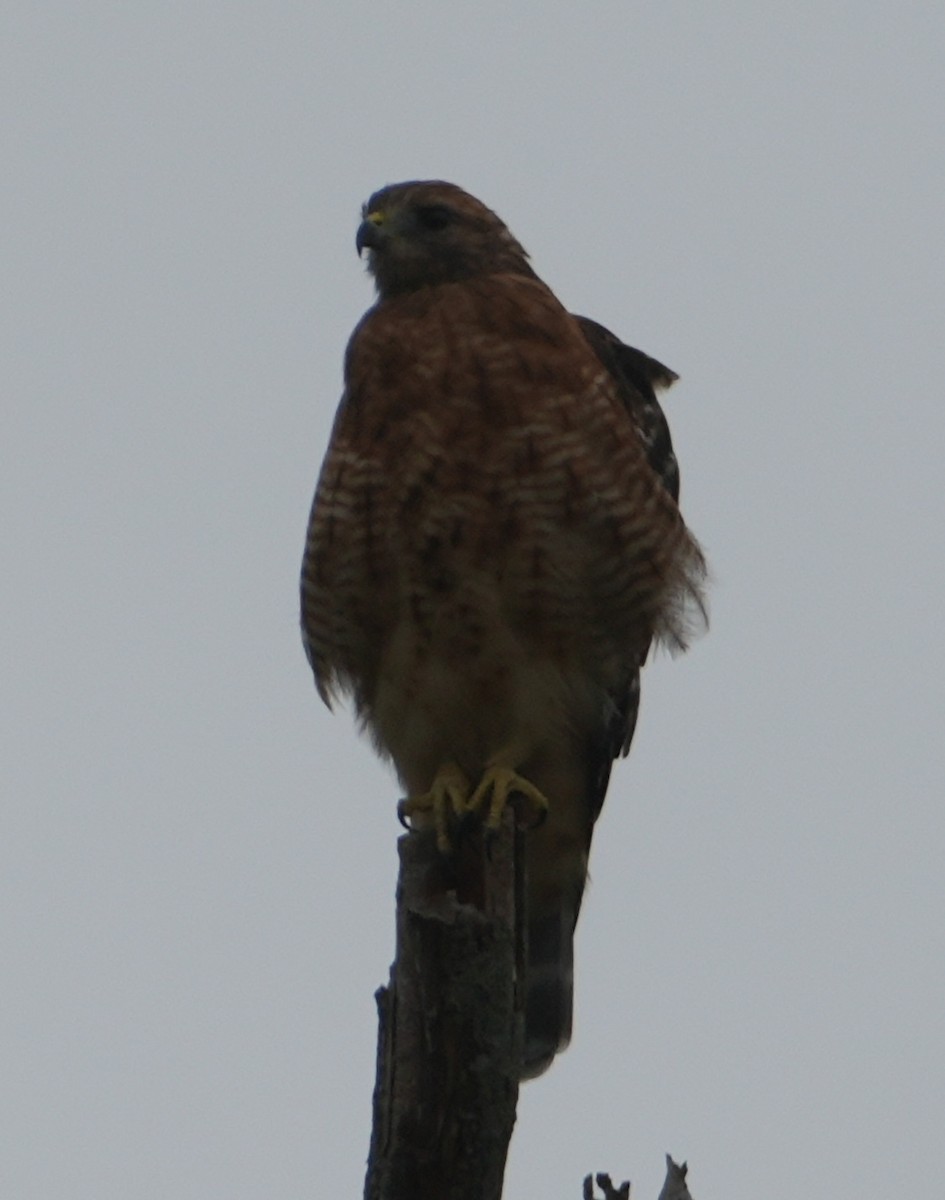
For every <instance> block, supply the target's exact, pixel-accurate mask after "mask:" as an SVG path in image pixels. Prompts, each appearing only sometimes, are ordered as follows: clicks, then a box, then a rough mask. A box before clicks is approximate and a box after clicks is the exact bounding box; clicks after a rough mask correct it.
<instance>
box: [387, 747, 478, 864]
mask: <svg viewBox="0 0 945 1200" xmlns="http://www.w3.org/2000/svg"><path fill="white" fill-rule="evenodd" d="M470 790H471V788H470V784H469V780H468V779H467V778H466V776H465V775H464V774H463V773H462V771H461V770H460V769H459V767H458V766H457V765H456V764H455V763H444V765H443V766H442V767H440V769H439V771H437V773H436V778H435V779H434V780H433V783H432V784H431V786H430V790H429V791H428V792H423V793H422V794H421V795H419V796H408V797H407V798H406V799H405V800H401V802H400V803H399V804H398V805H397V816H398V817H399V818H400V820H401V823H402V824H404V825H407V823H408V821H409V822H410V827H411V828H414V827H415V828H421V829H422V828H424V827H429V826H430V825H432V826H433V828H434V830H435V831H436V845H437V849H438V850H439V851H440V853H441V854H449V852H450V848H451V847H450V836H449V825H450V819H451V818H454V817H460V816H462V814H463V813H464V812H465V811H466V809H467V805H468V803H469V793H470Z"/></svg>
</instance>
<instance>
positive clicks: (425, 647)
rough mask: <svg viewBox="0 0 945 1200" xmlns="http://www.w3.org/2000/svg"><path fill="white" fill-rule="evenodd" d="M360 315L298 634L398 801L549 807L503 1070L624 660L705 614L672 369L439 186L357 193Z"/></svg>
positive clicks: (564, 955)
mask: <svg viewBox="0 0 945 1200" xmlns="http://www.w3.org/2000/svg"><path fill="white" fill-rule="evenodd" d="M363 218H364V219H363V221H362V223H361V226H360V228H359V229H358V235H357V248H358V251H359V252H362V251H364V250H365V249H366V250H367V251H368V252H369V267H370V270H371V273H372V274H373V276H374V279H375V281H376V285H377V291H378V300H377V303H376V304H375V305H374V307H373V308H371V309H370V310H369V311H368V312H367V313H366V314H365V316H364V317H363V319H362V320H361V322H360V323H359V324H358V326H357V328H356V329H355V331H354V334H353V335H352V337H351V341H350V343H349V345H348V350H347V355H346V359H345V389H344V395H343V397H342V400H341V404H340V407H339V409H338V414H337V417H336V419H335V425H334V429H333V431H332V435H331V443H330V445H329V448H328V453H327V455H326V458H325V462H324V465H323V467H322V472H321V477H320V479H319V482H318V488H317V492H316V495H315V501H314V505H313V507H312V514H311V519H310V522H309V527H308V538H307V541H306V546H305V557H304V562H303V569H302V628H303V636H304V642H305V649H306V652H307V654H308V657H309V661H310V662H311V664H312V668H313V670H314V672H315V678H316V681H317V684H318V690H319V692H320V693H321V695H322V697H323V698H324V699H325V700H326V702H328V701H330V700H331V698H332V696H333V695H335V694H336V693H348V694H350V695H351V696H352V697H353V700H354V705H355V708H356V711H357V714H358V717H359V719H360V721H361V723H362V724H363V726H365V727H366V729H367V730H368V731H369V733H370V735H371V737H372V740H373V742H374V744H375V746H376V747H377V749H378V750H379V751H380V753H381V754H383V755H384V756H386V757H389V758H390V759H392V760H393V763H394V766H395V767H396V769H397V774H398V776H399V778H400V781H401V783H402V784H403V786H404V788H405V789H406V792H407V797H408V798H407V800H406V802H405V808H406V811H407V812H408V813H409V814H411V815H412V816H413V817H414V818H416V819H419V820H422V819H423V818H424V816H425V815H426V814H432V818H430V819H432V820H434V821H435V823H436V824H437V827H438V829H439V830H440V832H441V835H442V833H443V826H444V823H445V821H446V819H447V818H448V817H449V816H450V815H451V814H452V813H460V812H462V811H465V810H467V809H469V808H470V807H473V808H476V807H481V808H482V809H483V810H484V811H486V812H491V813H492V814H493V816H494V815H495V813H496V812H497V811H500V808H501V805H502V804H503V803H504V802H505V800H506V798H508V796H510V795H511V794H513V793H519V794H522V795H524V796H525V797H526V798H527V799H528V800H529V801H530V802H531V803H532V804H533V805H535V806H538V807H545V806H546V807H547V814H546V819H545V820H544V822H543V823H542V824H541V825H540V827H537V828H535V829H534V830H532V831H530V832H529V834H528V835H527V842H528V849H527V858H528V879H529V895H528V913H529V945H530V956H529V967H528V972H529V974H528V981H527V999H526V1039H525V1040H526V1046H525V1062H524V1065H523V1069H522V1075H523V1077H526V1078H527V1077H530V1076H533V1075H537V1074H539V1073H540V1072H541V1071H543V1070H544V1069H545V1068H546V1067H547V1066H548V1065H549V1063H550V1062H551V1060H552V1058H553V1057H554V1055H555V1053H556V1052H557V1051H558V1050H560V1049H563V1048H564V1046H566V1045H567V1043H568V1040H569V1037H570V1031H571V1009H572V938H573V932H574V926H575V922H576V920H577V915H578V909H579V907H580V902H581V894H582V892H583V889H584V884H585V879H586V875H587V860H588V852H589V849H590V843H591V833H592V830H593V826H594V822H595V820H596V818H597V816H598V814H599V812H600V808H601V804H602V803H603V800H604V794H605V792H606V789H607V784H608V780H609V778H610V770H611V765H612V763H613V760H614V759H615V758H616V757H617V756H618V755H621V754H625V753H626V752H627V750H628V749H629V746H630V739H631V737H632V735H633V728H634V724H635V722H636V717H637V708H638V703H639V678H640V668H641V666H642V665H643V662H644V660H645V659H646V656H647V652H648V650H649V647H650V643H651V642H652V641H653V640H654V639H656V640H657V641H662V642H664V643H667V644H668V645H669V646H670V647H671V648H676V649H678V648H681V647H684V646H685V643H686V640H687V634H688V632H689V629H690V627H691V625H692V624H693V622H700V621H702V620H703V619H704V616H705V607H704V601H703V582H704V576H705V564H704V560H703V556H702V554H701V552H700V550H699V547H698V545H697V543H696V542H695V540H694V539H693V537H692V536H691V535H690V533H689V531H688V530H687V528H686V526H685V524H684V523H683V519H682V517H681V516H680V513H679V509H678V507H677V504H676V500H677V495H678V485H679V480H678V473H677V469H676V460H675V458H674V455H673V452H672V446H671V443H670V437H669V430H668V427H667V425H666V421H665V419H664V417H663V413H662V410H661V409H660V406H659V404H658V402H657V399H656V390H657V389H658V388H660V387H664V386H666V385H668V384H670V383H671V382H672V381H673V380H674V379H675V378H676V376H675V375H674V374H673V372H672V371H670V370H668V369H667V368H666V367H664V366H662V365H661V364H660V363H658V362H656V361H655V360H654V359H652V358H648V357H647V356H646V355H645V354H641V353H640V351H638V350H633V349H631V348H630V347H629V346H625V345H623V343H622V342H620V341H619V340H618V339H617V338H616V337H615V336H614V335H613V334H611V333H610V332H608V330H606V329H604V328H603V327H602V326H600V325H598V324H596V323H595V322H593V321H590V320H588V319H586V318H584V317H575V316H572V315H571V314H570V313H568V312H567V311H566V310H565V309H564V308H563V307H562V306H561V304H560V303H559V302H558V300H557V299H556V298H555V296H554V295H553V293H552V292H551V290H550V289H549V288H548V287H547V286H546V285H545V284H544V283H542V281H541V280H540V279H539V278H538V277H537V276H536V274H535V272H534V271H533V270H532V268H531V266H530V265H529V262H528V257H527V255H526V254H525V251H524V250H523V249H522V247H521V246H520V245H519V243H518V242H517V241H516V240H515V238H514V237H513V236H512V235H511V233H510V232H509V231H508V229H506V227H505V225H503V223H502V222H501V221H500V220H499V218H498V217H497V216H496V215H495V213H493V212H491V211H490V210H489V209H488V208H486V207H485V206H484V205H483V204H481V203H480V202H479V201H478V200H476V199H474V198H473V197H472V196H470V195H468V194H467V193H466V192H464V191H463V190H462V189H460V188H458V187H456V186H454V185H452V184H448V183H442V182H414V183H401V184H395V185H393V186H390V187H386V188H384V189H382V190H381V191H379V192H377V193H376V194H375V195H373V196H372V197H371V199H370V200H369V201H368V202H367V204H366V205H365V207H364V211H363Z"/></svg>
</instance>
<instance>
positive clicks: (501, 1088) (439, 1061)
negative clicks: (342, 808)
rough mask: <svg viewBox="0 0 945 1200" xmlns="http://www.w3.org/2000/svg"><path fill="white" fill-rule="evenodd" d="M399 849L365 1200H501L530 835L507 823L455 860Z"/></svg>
mask: <svg viewBox="0 0 945 1200" xmlns="http://www.w3.org/2000/svg"><path fill="white" fill-rule="evenodd" d="M398 849H399V852H400V878H399V881H398V888H397V950H396V957H395V960H394V964H393V966H392V967H391V978H390V985H389V987H387V988H381V989H380V991H379V992H378V993H377V1006H378V1054H377V1081H376V1085H375V1090H374V1124H373V1131H372V1135H371V1150H370V1155H369V1159H368V1170H367V1179H366V1181H365V1190H364V1195H365V1200H499V1197H500V1196H501V1193H502V1178H503V1174H504V1171H505V1159H506V1154H507V1152H508V1144H509V1139H510V1138H511V1136H512V1128H513V1126H514V1124H515V1106H516V1103H517V1100H518V1077H519V1070H520V1067H521V1055H522V1000H523V997H522V996H521V995H520V994H519V993H520V991H521V988H520V981H521V978H522V970H521V967H522V963H523V961H524V947H523V944H522V943H523V935H522V933H521V929H522V928H523V926H524V919H523V914H522V912H521V905H520V903H519V901H520V898H521V895H522V889H523V886H524V885H523V881H522V876H523V871H524V856H523V853H522V835H521V834H520V833H519V832H518V831H517V830H516V829H515V822H514V818H513V814H512V813H511V812H507V813H506V816H505V818H504V821H503V826H502V828H501V830H500V831H499V832H498V833H497V834H494V835H484V834H483V833H482V832H481V831H480V830H478V829H474V830H472V831H470V832H469V833H468V834H464V836H463V837H462V839H461V841H460V844H459V848H458V851H457V853H456V855H455V856H453V857H451V858H450V859H449V860H446V859H444V858H443V856H442V855H440V854H439V853H438V852H437V849H436V845H435V839H434V838H433V836H432V834H427V833H425V832H422V833H420V832H415V833H409V834H407V835H405V836H404V837H402V838H401V839H400V841H399V843H398Z"/></svg>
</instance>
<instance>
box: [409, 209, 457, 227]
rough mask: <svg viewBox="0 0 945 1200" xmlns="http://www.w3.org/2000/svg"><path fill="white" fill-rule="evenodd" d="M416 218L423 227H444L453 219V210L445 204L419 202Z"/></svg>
mask: <svg viewBox="0 0 945 1200" xmlns="http://www.w3.org/2000/svg"><path fill="white" fill-rule="evenodd" d="M417 220H418V221H419V222H420V224H421V225H422V226H423V228H424V229H445V228H446V226H447V225H449V224H450V222H451V221H452V220H453V210H452V209H451V208H447V207H446V205H445V204H421V205H420V207H419V208H418V209H417Z"/></svg>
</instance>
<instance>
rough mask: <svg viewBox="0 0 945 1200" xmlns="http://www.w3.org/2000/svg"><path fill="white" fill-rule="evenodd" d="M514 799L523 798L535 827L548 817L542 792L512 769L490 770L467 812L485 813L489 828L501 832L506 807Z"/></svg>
mask: <svg viewBox="0 0 945 1200" xmlns="http://www.w3.org/2000/svg"><path fill="white" fill-rule="evenodd" d="M513 796H521V797H522V799H523V800H524V801H525V807H526V809H527V810H528V811H529V814H530V816H531V821H530V822H529V824H531V825H540V824H541V822H542V821H543V820H544V819H545V817H546V816H547V814H548V801H547V800H546V799H545V796H544V794H543V793H542V792H540V791H539V790H538V788H536V787H535V785H534V784H533V783H529V782H528V780H527V779H524V778H523V777H522V776H521V775H519V774H518V773H517V772H515V771H513V770H512V769H511V767H489V769H488V770H487V771H486V773H485V775H483V777H482V779H480V781H479V785H478V787H477V788H476V790H475V791H474V792H473V794H472V795H471V796H470V797H469V800H468V802H467V804H466V810H467V812H475V811H477V810H478V811H483V812H484V813H485V825H486V828H487V829H498V828H499V823H500V822H501V820H502V813H503V811H504V810H505V806H506V805H507V804H508V803H509V802H510V801H511V799H512V797H513Z"/></svg>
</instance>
